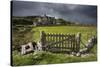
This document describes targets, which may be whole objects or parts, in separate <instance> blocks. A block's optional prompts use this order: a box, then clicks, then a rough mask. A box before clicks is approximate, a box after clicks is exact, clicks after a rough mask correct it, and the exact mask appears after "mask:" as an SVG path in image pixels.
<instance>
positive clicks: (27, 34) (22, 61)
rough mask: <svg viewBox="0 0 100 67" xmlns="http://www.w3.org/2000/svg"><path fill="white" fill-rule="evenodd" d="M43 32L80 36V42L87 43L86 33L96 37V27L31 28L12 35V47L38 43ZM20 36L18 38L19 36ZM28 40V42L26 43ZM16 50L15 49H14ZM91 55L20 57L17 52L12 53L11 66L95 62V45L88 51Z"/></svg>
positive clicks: (54, 54) (29, 55) (50, 54)
mask: <svg viewBox="0 0 100 67" xmlns="http://www.w3.org/2000/svg"><path fill="white" fill-rule="evenodd" d="M41 31H45V32H46V33H62V34H67V33H70V34H73V33H74V34H77V33H78V32H80V33H81V34H82V41H83V42H84V43H86V42H87V33H92V34H93V35H96V27H81V26H44V27H33V28H31V29H30V30H26V31H23V32H20V31H19V30H17V31H15V32H14V33H13V40H14V39H15V40H14V41H13V44H12V45H13V46H14V45H16V46H17V47H18V46H19V45H21V44H24V43H26V42H28V41H39V40H40V32H41ZM19 35H20V36H19ZM27 40H28V41H27ZM15 48H16V47H15ZM90 53H92V54H93V55H90V56H86V57H76V56H73V57H72V56H69V55H68V54H62V53H57V54H56V53H50V52H40V53H37V54H36V55H34V53H32V54H27V55H20V53H19V52H17V51H13V54H12V58H13V61H12V62H13V65H14V66H17V65H38V64H56V63H72V62H87V61H96V60H97V46H96V45H95V46H94V47H93V49H92V50H91V51H90Z"/></svg>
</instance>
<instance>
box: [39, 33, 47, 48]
mask: <svg viewBox="0 0 100 67" xmlns="http://www.w3.org/2000/svg"><path fill="white" fill-rule="evenodd" d="M45 42H46V34H45V32H44V31H41V32H40V43H41V45H42V49H43V50H45V46H46V45H45Z"/></svg>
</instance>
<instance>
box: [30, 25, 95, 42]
mask: <svg viewBox="0 0 100 67" xmlns="http://www.w3.org/2000/svg"><path fill="white" fill-rule="evenodd" d="M32 31H35V34H34V38H35V40H36V41H37V40H39V38H40V36H39V35H40V32H41V31H45V32H46V33H62V34H68V33H69V34H77V33H78V32H80V33H81V34H82V37H85V39H86V38H87V33H92V34H94V35H95V34H96V27H81V26H51V27H50V26H49V27H48V26H45V27H36V28H33V29H32Z"/></svg>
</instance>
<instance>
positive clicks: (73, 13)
mask: <svg viewBox="0 0 100 67" xmlns="http://www.w3.org/2000/svg"><path fill="white" fill-rule="evenodd" d="M12 8H13V10H12V11H13V16H33V15H43V14H45V13H46V14H47V15H49V16H55V17H56V18H63V19H65V20H69V21H74V22H83V23H95V24H96V22H97V7H96V6H90V5H73V4H58V3H43V2H25V1H13V6H12Z"/></svg>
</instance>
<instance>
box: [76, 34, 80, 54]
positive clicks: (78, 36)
mask: <svg viewBox="0 0 100 67" xmlns="http://www.w3.org/2000/svg"><path fill="white" fill-rule="evenodd" d="M80 41H81V33H77V35H76V52H79V50H80Z"/></svg>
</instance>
